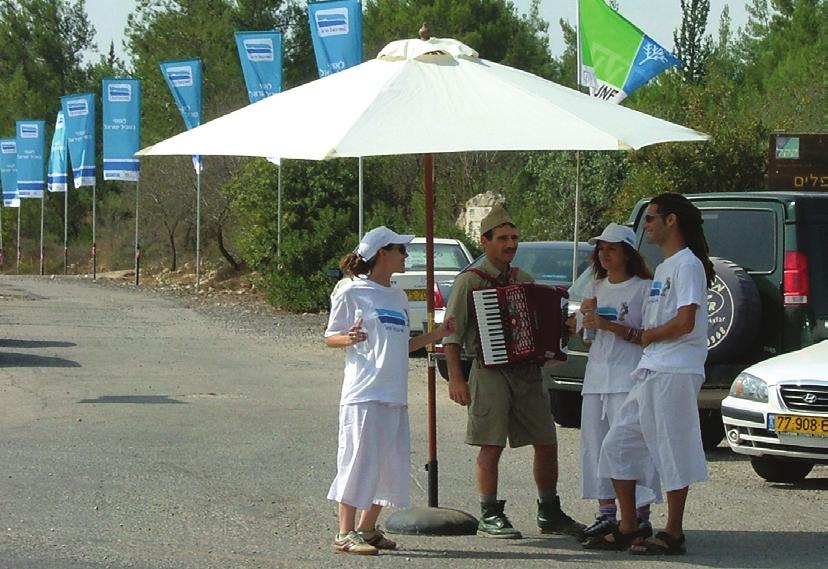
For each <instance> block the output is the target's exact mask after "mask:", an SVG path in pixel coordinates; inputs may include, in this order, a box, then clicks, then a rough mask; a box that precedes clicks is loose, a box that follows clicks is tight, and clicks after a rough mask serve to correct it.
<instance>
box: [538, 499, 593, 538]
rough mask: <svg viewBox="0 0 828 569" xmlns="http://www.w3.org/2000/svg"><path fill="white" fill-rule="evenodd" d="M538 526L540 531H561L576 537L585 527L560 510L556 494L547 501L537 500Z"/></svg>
mask: <svg viewBox="0 0 828 569" xmlns="http://www.w3.org/2000/svg"><path fill="white" fill-rule="evenodd" d="M538 527H539V528H540V530H541V533H562V534H565V535H572V536H575V537H578V538H580V537H582V536H583V533H584V530H585V529H586V526H585V525H584V524H581V523H578V522H576V521H575V520H573V519H572V518H570V517H569V516H567V515H566V514H565V513H564V511H563V510H561V499H560V498H559V497H558V496H555V498H554V499H553V500H550V501H548V502H538Z"/></svg>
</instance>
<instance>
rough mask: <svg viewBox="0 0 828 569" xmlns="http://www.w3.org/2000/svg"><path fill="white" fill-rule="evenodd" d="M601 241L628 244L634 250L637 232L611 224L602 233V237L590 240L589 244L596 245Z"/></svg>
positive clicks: (624, 226) (623, 226)
mask: <svg viewBox="0 0 828 569" xmlns="http://www.w3.org/2000/svg"><path fill="white" fill-rule="evenodd" d="M599 241H606V242H607V243H626V244H627V245H629V246H630V247H632V248H633V249H634V248H635V232H634V231H633V230H632V229H630V228H629V227H627V226H626V225H619V224H617V223H610V224H609V225H607V226H606V227H605V228H604V231H603V233H601V235H599V236H598V237H593V238H592V239H590V240H589V244H590V245H595V244H597V243H598V242H599Z"/></svg>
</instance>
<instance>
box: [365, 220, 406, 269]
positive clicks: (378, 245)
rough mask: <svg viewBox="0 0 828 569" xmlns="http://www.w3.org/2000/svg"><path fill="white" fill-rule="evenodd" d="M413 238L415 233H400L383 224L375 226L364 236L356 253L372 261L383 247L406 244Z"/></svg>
mask: <svg viewBox="0 0 828 569" xmlns="http://www.w3.org/2000/svg"><path fill="white" fill-rule="evenodd" d="M412 239H414V236H413V235H400V234H399V233H394V232H393V231H391V230H390V229H388V228H387V227H385V226H384V225H381V226H379V227H375V228H374V229H372V230H371V231H369V232H368V233H366V234H365V235H364V236H363V237H362V240H361V241H360V242H359V245H357V248H356V249H355V250H354V253H356V254H357V255H359V256H360V257H362V258H363V259H364V260H366V261H370V260H371V259H373V258H374V257H375V256H376V254H377V252H379V250H380V249H382V248H383V247H387V246H388V245H405V244H406V243H409V242H410V241H411V240H412Z"/></svg>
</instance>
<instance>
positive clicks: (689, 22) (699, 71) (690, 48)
mask: <svg viewBox="0 0 828 569" xmlns="http://www.w3.org/2000/svg"><path fill="white" fill-rule="evenodd" d="M709 12H710V0H681V13H682V18H681V27H680V28H679V29H678V30H676V31H675V32H673V42H674V43H675V45H676V56H678V58H679V59H681V61H682V66H681V68H680V73H681V76H682V77H683V78H684V80H685V81H687V82H690V83H697V82H698V81H700V80H701V78H702V76H704V73H705V67H706V65H707V59H708V58H709V57H710V53H711V51H712V49H713V47H712V42H713V40H712V39H711V38H710V36H706V35H705V33H704V30H705V29H706V28H707V15H708V14H709Z"/></svg>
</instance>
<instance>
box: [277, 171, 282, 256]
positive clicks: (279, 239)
mask: <svg viewBox="0 0 828 569" xmlns="http://www.w3.org/2000/svg"><path fill="white" fill-rule="evenodd" d="M278 166H279V174H278V177H277V179H278V180H279V190H278V192H277V194H276V261H277V268H278V264H279V263H280V262H281V261H282V159H281V158H279V164H278Z"/></svg>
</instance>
